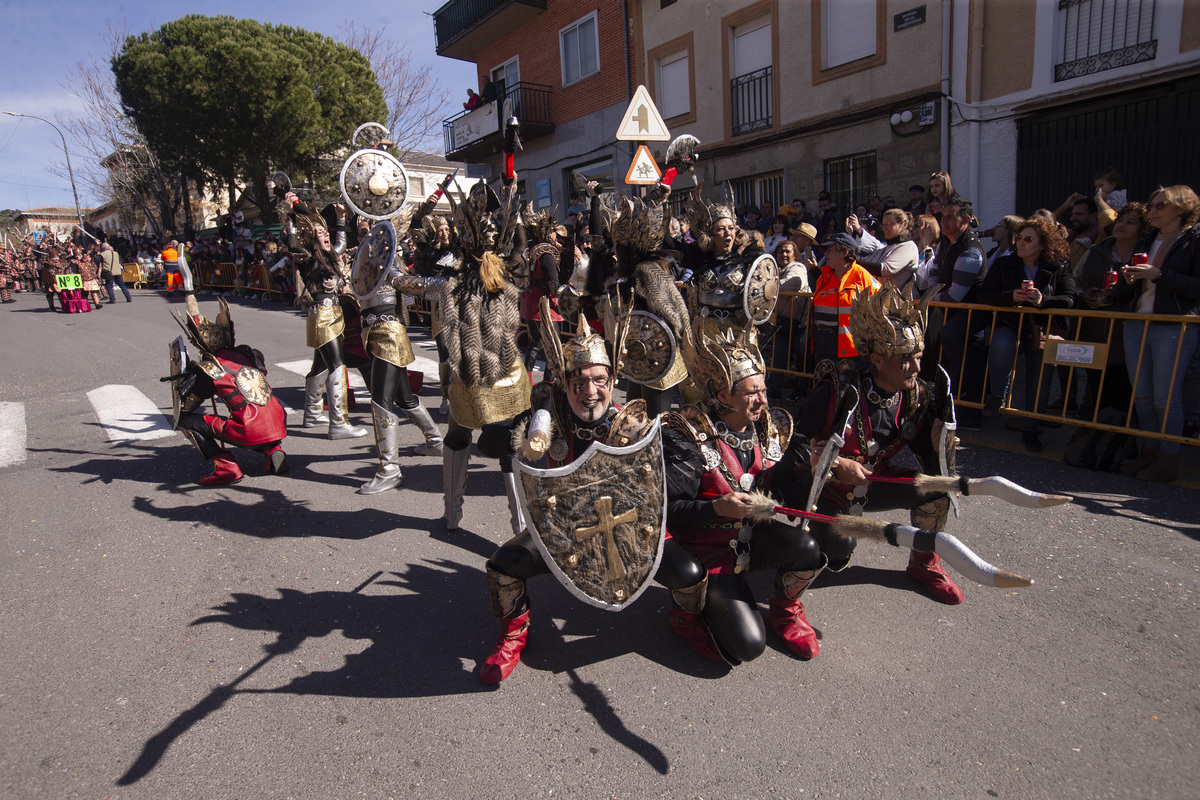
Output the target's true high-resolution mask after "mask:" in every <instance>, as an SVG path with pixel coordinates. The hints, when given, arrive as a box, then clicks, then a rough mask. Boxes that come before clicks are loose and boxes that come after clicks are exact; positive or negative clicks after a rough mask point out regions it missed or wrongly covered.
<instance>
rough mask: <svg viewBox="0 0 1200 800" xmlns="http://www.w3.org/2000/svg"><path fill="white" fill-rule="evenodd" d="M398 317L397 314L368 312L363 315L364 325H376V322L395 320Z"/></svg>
mask: <svg viewBox="0 0 1200 800" xmlns="http://www.w3.org/2000/svg"><path fill="white" fill-rule="evenodd" d="M396 320H397V317H396V315H395V314H366V315H364V316H363V318H362V321H363V325H374V324H375V323H376V322H395V321H396Z"/></svg>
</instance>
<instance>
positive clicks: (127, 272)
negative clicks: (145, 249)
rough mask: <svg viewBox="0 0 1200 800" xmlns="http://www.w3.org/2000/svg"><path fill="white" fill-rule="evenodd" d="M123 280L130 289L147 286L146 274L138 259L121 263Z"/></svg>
mask: <svg viewBox="0 0 1200 800" xmlns="http://www.w3.org/2000/svg"><path fill="white" fill-rule="evenodd" d="M121 280H123V281H125V286H126V288H128V289H144V288H146V276H145V275H143V274H142V265H141V264H138V263H137V262H136V261H135V262H133V263H132V264H122V265H121Z"/></svg>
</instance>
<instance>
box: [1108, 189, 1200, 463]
mask: <svg viewBox="0 0 1200 800" xmlns="http://www.w3.org/2000/svg"><path fill="white" fill-rule="evenodd" d="M1146 208H1147V211H1148V212H1149V215H1150V224H1151V225H1152V226H1153V227H1154V228H1155V229H1156V230H1154V231H1153V232H1151V233H1150V234H1149V235H1147V236H1146V238H1144V239H1143V240H1142V241H1141V242H1140V244H1139V246H1138V252H1137V253H1136V254H1135V255H1134V257H1133V259H1132V261H1131V263H1129V264H1127V265H1126V266H1125V267H1124V268H1122V270H1121V276H1122V278H1123V279H1122V280H1118V281H1117V284H1116V286H1114V287H1113V297H1114V299H1115V300H1117V301H1118V302H1120V301H1125V300H1128V301H1131V304H1130V309H1129V310H1130V311H1132V312H1134V313H1136V314H1168V315H1173V316H1196V315H1197V314H1198V313H1200V224H1197V220H1200V198H1197V197H1196V193H1195V192H1194V191H1192V190H1191V189H1190V188H1188V187H1187V186H1167V187H1166V188H1160V189H1158V190H1157V191H1155V193H1154V195H1153V196H1152V197H1151V198H1150V202H1149V203H1148V204H1147V206H1146ZM1197 323H1198V324H1195V325H1193V324H1190V323H1189V324H1184V325H1181V324H1180V323H1178V322H1149V323H1144V322H1129V323H1127V324H1126V326H1125V360H1126V365H1127V368H1128V370H1129V378H1130V380H1131V381H1133V383H1134V390H1133V403H1134V408H1136V409H1137V415H1138V427H1140V428H1141V429H1142V430H1148V431H1161V432H1162V433H1165V434H1168V435H1172V436H1179V435H1180V434H1181V433H1182V432H1183V411H1184V409H1183V403H1184V397H1183V377H1184V373H1185V372H1186V370H1187V366H1188V364H1189V363H1190V362H1191V360H1192V356H1193V354H1194V353H1195V351H1196V346H1197V341H1200V320H1198V321H1197ZM1139 365H1140V366H1139ZM1168 398H1170V405H1169V406H1168V402H1167V401H1168ZM1178 464H1179V443H1178V442H1167V441H1155V440H1153V439H1148V440H1144V441H1143V442H1142V443H1141V453H1140V455H1139V456H1138V458H1137V460H1136V461H1134V462H1131V463H1129V464H1127V465H1126V466H1124V467H1122V468H1121V472H1122V473H1123V474H1125V475H1132V476H1134V477H1136V478H1138V479H1140V480H1144V481H1152V482H1155V483H1169V482H1170V481H1173V480H1175V475H1176V469H1177V467H1178Z"/></svg>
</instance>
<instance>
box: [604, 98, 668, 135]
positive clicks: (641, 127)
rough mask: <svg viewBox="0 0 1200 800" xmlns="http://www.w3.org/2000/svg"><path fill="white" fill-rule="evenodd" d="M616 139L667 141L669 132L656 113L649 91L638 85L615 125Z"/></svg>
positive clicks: (656, 109) (660, 115)
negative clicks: (619, 120) (619, 121)
mask: <svg viewBox="0 0 1200 800" xmlns="http://www.w3.org/2000/svg"><path fill="white" fill-rule="evenodd" d="M617 139H618V140H619V141H622V142H669V141H671V133H670V131H668V130H667V126H666V123H664V122H663V118H662V114H659V113H658V108H656V107H655V105H654V101H653V100H651V99H650V92H648V91H646V87H645V86H639V87H638V88H637V91H636V92H634V93H633V99H632V100H630V101H629V108H627V109H625V115H624V116H623V117H621V124H620V125H618V126H617Z"/></svg>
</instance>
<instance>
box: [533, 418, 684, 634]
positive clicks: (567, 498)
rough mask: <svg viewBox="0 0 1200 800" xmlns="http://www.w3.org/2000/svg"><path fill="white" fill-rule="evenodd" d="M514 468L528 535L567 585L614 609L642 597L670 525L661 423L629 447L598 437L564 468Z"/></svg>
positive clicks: (592, 601) (585, 598)
mask: <svg viewBox="0 0 1200 800" xmlns="http://www.w3.org/2000/svg"><path fill="white" fill-rule="evenodd" d="M514 467H515V469H516V472H517V477H518V480H517V493H518V495H519V497H520V500H521V507H522V510H523V511H524V513H525V519H526V520H527V522H528V526H529V533H530V534H531V535H532V536H533V540H534V541H535V542H536V543H537V547H538V550H540V551H541V553H542V557H543V558H545V560H546V563H547V564H548V565H549V567H550V570H551V572H553V573H554V575H555V576H556V577H557V578H558V580H559V581H560V582H561V583H562V584H563V586H566V587H567V589H568V590H569V591H570V592H571V594H573V595H575V596H576V597H578V598H579V599H580V600H583V601H584V602H585V603H590V604H591V605H594V606H598V607H599V608H604V609H607V610H609V611H620V610H621V609H623V608H625V607H626V606H627V605H629V604H630V603H632V602H633V601H634V600H636V599H637V598H638V596H639V595H641V593H642V592H643V591H645V590H646V587H647V586H649V585H650V582H651V581H652V580H653V579H654V573H655V572H657V571H658V564H659V561H660V560H661V559H662V549H663V539H664V533H665V531H666V519H667V487H666V477H665V473H664V470H663V451H662V437H661V436H660V435H659V421H658V420H655V422H654V424H653V425H652V426H651V427H650V429H649V430H648V432H647V433H646V435H645V436H643V437H642V438H641V439H640V440H638V441H637V442H635V443H634V444H631V445H629V446H627V447H611V446H609V445H606V444H603V443H601V442H593V443H592V446H591V447H589V448H588V449H587V450H586V451H585V452H584V454H583V455H582V456H580V457H579V458H577V459H576V460H575V461H574V462H572V463H570V464H567V465H565V466H562V467H556V468H554V469H537V468H535V467H530V466H528V465H526V464H523V463H520V462H517V463H516V464H515V465H514Z"/></svg>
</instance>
